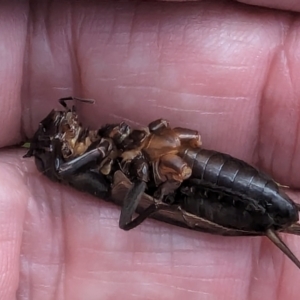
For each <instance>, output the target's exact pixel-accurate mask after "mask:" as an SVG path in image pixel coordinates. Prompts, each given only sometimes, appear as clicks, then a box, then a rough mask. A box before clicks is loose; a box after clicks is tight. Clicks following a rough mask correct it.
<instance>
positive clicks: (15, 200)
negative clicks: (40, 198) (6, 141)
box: [0, 151, 29, 299]
mask: <svg viewBox="0 0 300 300" xmlns="http://www.w3.org/2000/svg"><path fill="white" fill-rule="evenodd" d="M13 156H15V153H14V154H12V153H11V154H9V155H7V154H6V153H4V151H1V152H0V170H1V172H0V245H1V247H0V261H1V264H0V265H1V267H0V274H1V279H0V299H14V298H15V296H16V291H17V289H18V286H19V272H20V248H21V244H22V233H23V231H22V230H23V223H24V219H25V209H26V205H27V201H28V198H29V193H28V189H27V187H26V186H25V185H24V181H23V178H22V175H21V172H20V170H18V169H17V168H13V167H12V166H11V165H10V161H11V160H12V157H13Z"/></svg>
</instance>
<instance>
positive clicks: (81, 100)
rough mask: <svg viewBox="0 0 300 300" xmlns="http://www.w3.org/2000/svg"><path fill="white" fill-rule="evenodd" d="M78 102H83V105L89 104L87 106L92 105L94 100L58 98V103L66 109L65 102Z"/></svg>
mask: <svg viewBox="0 0 300 300" xmlns="http://www.w3.org/2000/svg"><path fill="white" fill-rule="evenodd" d="M71 100H72V101H78V102H83V103H89V104H94V103H95V100H93V99H83V98H77V97H72V96H70V97H65V98H60V99H59V100H58V102H59V103H60V104H61V105H62V106H63V107H64V108H68V106H67V103H66V101H71Z"/></svg>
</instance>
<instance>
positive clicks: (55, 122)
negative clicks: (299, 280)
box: [25, 97, 300, 268]
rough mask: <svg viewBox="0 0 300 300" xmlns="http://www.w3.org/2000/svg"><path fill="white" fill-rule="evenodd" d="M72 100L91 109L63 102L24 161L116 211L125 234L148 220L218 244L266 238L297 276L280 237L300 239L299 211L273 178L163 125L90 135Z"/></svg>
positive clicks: (114, 127)
mask: <svg viewBox="0 0 300 300" xmlns="http://www.w3.org/2000/svg"><path fill="white" fill-rule="evenodd" d="M69 100H74V101H83V102H89V101H87V100H83V99H77V98H73V97H68V98H62V99H60V100H59V102H60V103H61V104H62V106H63V107H64V109H63V110H61V111H60V110H53V111H51V112H50V114H49V115H48V116H47V117H46V118H45V119H44V120H42V121H41V122H40V124H39V128H38V129H37V131H36V133H35V134H34V136H33V139H32V140H31V142H30V149H29V151H28V153H27V154H26V155H25V157H31V156H34V158H35V163H36V166H37V168H38V170H39V171H40V172H42V173H43V174H44V175H46V176H47V177H48V178H50V179H51V180H54V181H58V182H62V183H65V184H69V185H71V186H73V187H74V188H76V189H78V190H80V191H83V192H87V193H89V194H92V195H94V196H96V197H98V198H101V199H104V200H106V201H110V202H113V203H115V204H117V205H120V206H121V215H120V219H119V226H120V228H122V229H124V230H131V229H133V228H135V227H136V226H138V225H139V224H141V223H142V222H143V221H144V220H145V219H147V218H148V217H151V218H155V219H157V220H160V221H164V222H167V223H170V224H173V225H177V226H181V227H185V228H189V229H193V230H197V231H201V232H207V233H211V234H217V235H223V236H266V237H268V238H269V239H270V240H271V241H272V242H273V243H274V244H275V245H276V246H277V247H278V248H279V249H280V250H281V251H282V252H283V253H284V254H286V255H287V256H288V257H289V258H290V259H291V260H292V261H293V262H294V263H295V264H296V265H297V266H298V268H300V261H299V260H298V259H297V258H296V256H295V255H294V254H293V253H292V252H291V250H290V249H289V248H288V246H287V245H286V244H285V243H284V242H283V241H282V240H281V238H280V237H279V234H278V233H279V232H283V233H290V234H296V235H300V224H299V223H298V221H299V210H300V206H299V204H296V203H295V202H294V201H293V200H291V199H290V198H289V197H288V196H287V194H286V193H285V192H284V190H283V188H282V186H280V185H279V184H278V183H276V182H275V181H274V180H273V179H272V178H271V177H270V176H268V175H265V174H264V173H262V172H261V171H259V170H258V169H256V168H254V167H252V166H251V165H249V164H247V163H246V162H244V161H241V160H239V159H237V158H234V157H232V156H230V155H228V154H224V153H220V152H217V151H213V150H207V149H204V148H202V143H201V137H200V135H199V134H198V132H197V131H194V130H190V129H187V128H171V127H170V125H169V123H168V122H167V121H166V120H164V119H159V120H156V121H154V122H152V123H150V124H149V125H148V126H147V127H145V128H139V129H132V128H131V127H130V126H129V125H128V124H126V123H124V122H121V123H119V124H107V125H105V126H103V127H101V128H100V129H97V130H90V129H88V128H86V127H84V126H82V124H81V123H80V122H79V121H78V115H77V113H76V109H75V106H74V105H73V106H72V107H71V108H69V107H68V106H67V105H66V101H69ZM136 213H137V216H135V214H136Z"/></svg>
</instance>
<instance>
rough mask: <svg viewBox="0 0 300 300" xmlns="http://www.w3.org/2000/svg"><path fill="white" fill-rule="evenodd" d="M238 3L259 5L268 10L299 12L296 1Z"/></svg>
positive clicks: (274, 0)
mask: <svg viewBox="0 0 300 300" xmlns="http://www.w3.org/2000/svg"><path fill="white" fill-rule="evenodd" d="M238 1H239V2H242V3H246V4H251V5H259V6H265V7H270V8H277V9H285V10H291V11H300V3H299V1H297V0H286V1H280V0H238Z"/></svg>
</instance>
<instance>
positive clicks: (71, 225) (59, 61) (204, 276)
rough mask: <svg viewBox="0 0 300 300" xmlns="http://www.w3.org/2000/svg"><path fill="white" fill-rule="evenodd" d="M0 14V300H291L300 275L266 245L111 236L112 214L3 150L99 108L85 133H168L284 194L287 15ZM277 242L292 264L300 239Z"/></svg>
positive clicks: (293, 139)
mask: <svg viewBox="0 0 300 300" xmlns="http://www.w3.org/2000/svg"><path fill="white" fill-rule="evenodd" d="M271 2H272V3H275V1H270V3H271ZM293 2H295V1H285V4H284V5H286V6H285V7H282V9H285V8H291V7H293V8H294V9H295V10H297V9H299V7H296V4H295V5H294V6H293V5H292V4H293ZM261 3H262V4H263V5H264V6H266V5H268V4H267V1H266V0H265V1H262V2H261ZM278 3H279V1H278ZM256 4H257V5H259V4H260V3H259V1H256ZM0 5H1V9H0V27H1V29H2V30H1V31H0V40H1V45H2V46H1V50H0V58H1V72H0V76H1V77H2V78H0V82H2V84H1V93H0V95H1V110H0V114H1V118H0V125H1V126H0V145H1V147H3V149H2V150H1V155H0V170H1V171H0V243H1V247H0V275H1V276H0V299H31V300H34V299H45V300H47V299H55V300H57V299H58V300H60V299H72V300H73V299H75V300H76V299H118V298H119V297H120V296H121V297H122V299H182V298H183V297H185V298H186V299H192V300H193V299H203V300H213V299H233V300H235V299H246V300H248V299H249V300H250V299H262V298H263V299H272V300H273V299H289V300H293V299H299V293H300V287H299V284H298V282H299V279H300V271H299V270H298V269H297V268H296V267H295V266H294V265H293V264H292V263H291V262H290V260H289V259H287V258H286V257H285V256H284V255H283V254H282V253H281V252H280V251H279V250H278V249H277V248H276V247H275V246H274V245H272V244H271V243H270V242H269V241H268V240H267V239H266V238H245V237H241V238H224V237H218V236H211V235H207V234H201V233H198V232H192V231H189V230H183V229H180V228H176V227H172V226H169V225H167V224H164V223H159V222H155V221H152V220H149V221H146V222H145V223H144V224H142V225H141V226H139V227H138V228H136V229H134V230H132V231H130V232H124V231H122V230H120V229H119V228H118V217H119V213H120V210H119V208H116V207H115V206H113V205H110V204H108V203H105V202H103V201H99V200H98V199H94V198H92V197H89V196H86V195H84V194H81V193H78V192H76V191H74V190H72V189H70V188H67V187H64V186H61V185H58V184H54V183H52V182H50V181H49V180H48V179H47V178H45V177H44V176H42V175H41V174H39V173H38V171H37V170H36V168H35V165H34V162H33V160H32V159H22V155H23V154H24V153H25V151H24V149H12V148H4V147H6V146H10V145H14V144H16V143H19V142H21V141H22V140H24V139H25V138H26V137H31V136H32V134H33V133H34V131H35V130H36V128H37V126H38V122H39V121H40V120H41V119H42V118H44V117H45V115H46V114H48V113H49V111H50V110H51V109H52V108H54V107H55V108H60V107H59V105H58V102H57V99H58V98H60V97H66V96H70V95H75V96H78V97H84V98H93V99H96V104H95V105H87V104H85V105H82V104H81V105H78V111H79V114H80V115H81V117H82V120H83V121H84V122H85V123H86V124H87V125H90V126H92V127H93V126H94V127H95V126H99V125H101V124H104V123H105V122H119V121H121V120H125V121H128V122H129V123H130V124H132V125H135V126H137V125H147V124H148V122H150V121H152V120H154V119H157V118H160V117H163V118H167V119H168V120H170V122H171V125H172V126H183V127H188V128H192V129H197V130H199V132H201V135H202V140H203V144H204V146H205V147H206V148H213V149H216V150H219V151H224V152H228V153H230V154H231V155H233V156H236V157H239V158H241V159H244V160H246V161H248V162H250V163H253V164H256V165H257V166H259V167H261V168H262V169H263V170H264V171H265V172H268V173H270V174H272V175H273V176H274V178H275V179H276V180H277V181H279V182H281V183H282V184H287V185H290V186H291V187H293V188H295V189H297V188H299V187H300V177H299V176H298V170H299V165H300V156H299V155H297V154H298V153H299V150H300V149H299V148H300V139H299V138H298V136H299V134H300V132H299V124H300V119H299V116H300V111H299V107H300V106H299V96H300V95H299V93H300V90H299V84H298V78H299V70H300V68H299V65H298V63H299V55H298V53H299V48H300V38H299V37H300V35H299V32H300V17H299V16H298V15H296V14H294V13H289V12H283V11H274V10H268V9H261V8H258V7H252V6H248V5H243V4H239V3H234V2H220V1H218V2H214V1H201V2H199V3H151V2H148V3H140V4H139V3H135V4H134V3H119V4H117V3H116V4H114V3H101V2H99V1H98V2H97V1H95V2H87V1H81V2H80V1H77V2H76V4H75V2H74V4H72V5H71V4H70V3H69V2H66V3H64V2H62V1H60V2H59V1H57V2H46V1H31V2H30V5H29V4H28V3H25V2H24V1H22V4H20V2H19V1H16V3H13V1H11V2H10V4H7V2H0ZM278 5H279V4H278ZM288 5H290V6H288ZM289 193H290V195H291V197H292V198H293V199H294V200H295V201H297V202H300V201H299V200H300V199H299V194H298V193H297V192H294V191H293V189H290V191H289ZM284 240H285V241H286V243H287V244H288V245H289V247H290V248H291V249H292V251H293V252H294V253H295V255H296V256H298V257H300V237H297V236H287V235H285V236H284Z"/></svg>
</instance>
